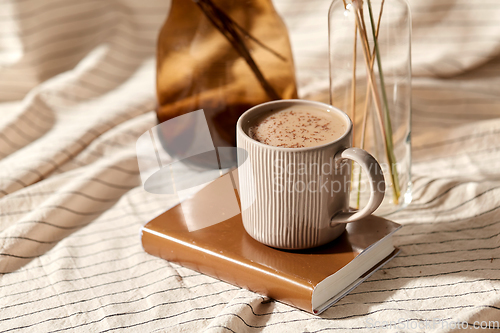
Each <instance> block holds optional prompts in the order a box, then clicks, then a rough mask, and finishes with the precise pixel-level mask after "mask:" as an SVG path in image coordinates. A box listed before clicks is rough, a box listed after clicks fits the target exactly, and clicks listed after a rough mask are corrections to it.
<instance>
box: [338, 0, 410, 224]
mask: <svg viewBox="0 0 500 333" xmlns="http://www.w3.org/2000/svg"><path fill="white" fill-rule="evenodd" d="M328 22H329V60H330V103H331V104H332V105H334V106H336V107H338V108H340V109H341V110H343V111H345V112H346V113H347V114H349V116H350V117H351V119H352V122H353V125H354V128H353V130H354V136H353V145H354V146H355V147H359V148H363V149H365V150H367V151H368V152H370V153H371V154H372V155H373V156H374V157H375V158H376V159H377V161H378V162H379V163H380V165H381V166H382V169H383V172H384V178H385V181H386V195H385V198H384V201H383V203H382V205H381V206H380V208H379V209H378V210H377V211H376V212H375V213H376V214H377V215H388V214H390V213H393V212H396V211H398V210H400V209H402V208H404V207H406V206H407V205H408V204H409V203H410V201H411V141H410V138H411V13H410V8H409V6H408V3H407V2H406V1H405V0H334V1H333V2H332V4H331V6H330V10H329V15H328ZM352 175H353V176H352V179H351V196H350V205H351V207H353V208H359V207H363V206H364V205H365V204H366V202H367V200H368V198H369V193H368V189H369V186H368V184H367V180H368V177H366V175H365V174H363V172H362V171H361V170H360V168H359V166H357V165H353V172H352Z"/></svg>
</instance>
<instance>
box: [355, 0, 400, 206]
mask: <svg viewBox="0 0 500 333" xmlns="http://www.w3.org/2000/svg"><path fill="white" fill-rule="evenodd" d="M359 1H361V0H353V1H352V4H353V6H354V8H355V12H356V13H355V19H356V25H357V27H358V29H359V33H360V37H361V40H362V41H363V54H364V59H365V65H366V68H367V72H368V73H367V74H368V81H369V85H370V86H371V91H372V95H373V99H374V101H375V107H376V109H377V118H378V121H379V123H380V128H381V131H382V137H383V140H384V145H385V153H386V157H387V160H388V162H389V165H390V168H389V174H390V176H391V180H392V183H393V190H394V202H395V204H398V202H399V193H400V191H399V179H398V178H399V177H398V174H397V170H396V169H395V168H393V166H395V165H396V159H395V156H394V145H393V141H392V128H391V126H388V125H390V115H389V109H388V103H387V94H386V92H385V86H384V80H383V73H382V71H381V68H382V66H381V65H382V64H381V59H380V51H379V49H378V42H377V38H376V36H375V26H374V22H373V21H374V20H373V14H372V10H371V5H370V0H367V1H368V4H369V6H368V9H369V13H370V23H371V28H372V33H373V35H374V38H375V39H374V44H375V54H376V57H375V58H376V59H377V65H378V66H379V74H380V77H381V89H382V93H383V96H384V102H385V108H384V107H383V104H382V101H381V100H380V95H379V90H378V86H377V81H376V79H375V74H374V72H373V67H372V65H371V62H372V61H371V60H372V59H373V57H372V56H371V54H370V53H371V52H370V48H369V44H368V35H367V29H366V25H365V22H364V17H363V8H362V3H361V6H360V4H359ZM354 79H355V78H354ZM384 111H385V112H384ZM384 113H385V114H384ZM384 120H385V124H384ZM387 120H389V123H388V122H387Z"/></svg>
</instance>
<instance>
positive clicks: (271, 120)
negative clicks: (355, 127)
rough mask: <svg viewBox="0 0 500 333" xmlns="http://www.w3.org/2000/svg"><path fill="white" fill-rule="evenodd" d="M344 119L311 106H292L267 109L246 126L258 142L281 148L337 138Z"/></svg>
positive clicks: (341, 130) (306, 145)
mask: <svg viewBox="0 0 500 333" xmlns="http://www.w3.org/2000/svg"><path fill="white" fill-rule="evenodd" d="M346 126H347V125H346V122H345V120H344V119H343V118H342V117H341V116H340V115H338V114H336V113H334V112H329V111H327V110H322V109H314V108H311V107H310V106H308V107H301V106H293V107H289V108H285V109H281V110H277V111H273V112H270V113H268V114H266V115H265V116H263V117H262V118H260V119H258V120H257V121H256V122H255V124H254V125H253V126H252V127H250V129H249V133H248V134H249V136H250V137H251V138H252V139H254V140H257V141H259V142H261V143H264V144H267V145H270V146H275V147H284V148H304V147H314V146H320V145H322V144H325V143H328V142H332V141H335V140H337V139H338V138H340V137H341V136H342V135H343V134H344V133H345V131H346Z"/></svg>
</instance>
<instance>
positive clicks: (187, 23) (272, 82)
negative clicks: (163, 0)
mask: <svg viewBox="0 0 500 333" xmlns="http://www.w3.org/2000/svg"><path fill="white" fill-rule="evenodd" d="M156 86H157V99H158V107H157V116H158V120H159V122H160V123H161V122H164V121H167V120H169V119H172V118H174V117H177V116H179V115H182V114H185V113H189V112H192V111H196V110H199V109H203V110H204V113H205V117H206V120H207V123H208V126H209V129H210V134H211V137H212V140H213V142H214V146H215V147H221V146H233V147H234V146H235V145H236V136H235V134H236V132H235V131H236V122H237V120H238V118H239V116H240V115H241V114H242V113H243V112H244V111H246V110H247V109H249V108H251V107H252V106H255V105H257V104H260V103H263V102H267V101H271V100H275V99H288V98H297V88H296V83H295V72H294V64H293V59H292V52H291V47H290V42H289V38H288V32H287V29H286V26H285V24H284V23H283V21H282V20H281V18H280V17H279V15H278V14H277V12H276V11H275V9H274V6H273V3H272V1H271V0H247V1H239V0H198V1H192V0H173V1H172V5H171V9H170V13H169V15H168V18H167V20H166V21H165V23H164V25H163V27H162V29H161V31H160V34H159V38H158V48H157V80H156ZM185 125H186V126H185V127H193V126H191V125H192V124H185ZM161 139H162V144H163V146H164V148H166V150H167V151H168V152H169V153H170V154H175V152H172V147H170V148H169V147H168V145H169V142H176V141H177V140H184V139H183V130H182V126H179V128H178V129H177V130H176V131H170V132H169V133H161ZM169 149H170V150H169Z"/></svg>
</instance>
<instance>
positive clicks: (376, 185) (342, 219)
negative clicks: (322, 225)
mask: <svg viewBox="0 0 500 333" xmlns="http://www.w3.org/2000/svg"><path fill="white" fill-rule="evenodd" d="M345 159H349V160H353V161H354V162H356V163H358V164H359V165H360V166H361V167H362V168H363V170H364V171H365V172H366V173H367V174H368V177H369V178H370V192H371V193H370V199H369V200H368V203H367V204H366V206H365V207H364V208H363V209H361V210H358V211H351V212H340V213H338V214H336V215H334V216H333V217H332V219H331V221H330V226H334V225H335V224H337V223H348V222H354V221H358V220H360V219H362V218H363V217H366V216H368V215H370V214H371V213H373V212H374V211H375V210H376V209H377V208H378V206H380V204H381V203H382V200H383V199H384V194H385V181H384V174H383V172H382V168H381V167H380V165H379V164H378V162H377V160H376V159H375V158H374V157H373V156H372V155H370V154H368V153H367V152H366V151H364V150H363V149H359V148H346V149H344V150H343V151H341V152H338V153H337V154H336V155H335V161H336V162H338V163H340V162H341V161H342V160H345Z"/></svg>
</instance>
